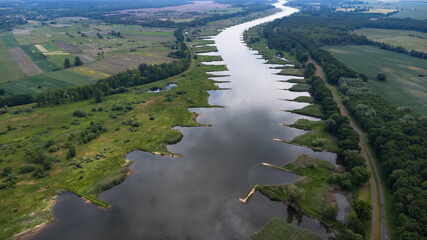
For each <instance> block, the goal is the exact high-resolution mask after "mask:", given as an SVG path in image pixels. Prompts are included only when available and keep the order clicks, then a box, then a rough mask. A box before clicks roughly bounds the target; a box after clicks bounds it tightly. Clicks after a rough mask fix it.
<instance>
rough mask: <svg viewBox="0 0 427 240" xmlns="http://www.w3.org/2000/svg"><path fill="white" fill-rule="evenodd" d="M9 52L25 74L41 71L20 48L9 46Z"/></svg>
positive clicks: (31, 74)
mask: <svg viewBox="0 0 427 240" xmlns="http://www.w3.org/2000/svg"><path fill="white" fill-rule="evenodd" d="M9 52H10V54H11V55H12V56H13V58H15V60H16V62H18V65H19V67H20V68H21V69H22V71H24V73H25V74H26V75H28V76H34V75H37V74H40V73H42V70H40V68H39V67H37V65H36V64H34V63H33V62H32V61H31V59H30V58H29V57H28V56H27V55H26V54H25V53H24V51H22V49H21V48H19V47H16V48H11V49H9Z"/></svg>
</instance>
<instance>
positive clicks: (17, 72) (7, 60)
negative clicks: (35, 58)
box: [0, 39, 25, 82]
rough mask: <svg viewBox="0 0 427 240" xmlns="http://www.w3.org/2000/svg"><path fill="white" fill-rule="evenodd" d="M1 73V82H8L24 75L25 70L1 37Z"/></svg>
mask: <svg viewBox="0 0 427 240" xmlns="http://www.w3.org/2000/svg"><path fill="white" fill-rule="evenodd" d="M0 73H1V78H0V81H1V82H7V81H10V80H14V79H18V78H22V77H24V76H25V75H24V72H23V71H22V70H21V68H20V67H19V65H18V63H17V62H16V61H15V59H14V58H13V57H12V55H11V54H10V52H9V50H8V49H7V48H6V46H5V45H4V44H3V42H2V40H1V39H0Z"/></svg>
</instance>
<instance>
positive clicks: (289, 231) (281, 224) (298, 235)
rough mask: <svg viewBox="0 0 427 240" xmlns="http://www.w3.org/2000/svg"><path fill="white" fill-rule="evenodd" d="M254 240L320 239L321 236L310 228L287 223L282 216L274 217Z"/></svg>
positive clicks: (253, 237) (254, 236)
mask: <svg viewBox="0 0 427 240" xmlns="http://www.w3.org/2000/svg"><path fill="white" fill-rule="evenodd" d="M251 239H252V240H283V239H288V240H315V239H317V240H320V239H321V238H320V237H319V236H316V235H315V234H313V233H312V232H310V231H308V230H304V229H301V228H298V227H295V226H294V225H292V224H290V223H287V222H286V221H285V220H283V219H280V218H274V219H272V220H270V221H269V222H268V223H267V224H266V225H265V227H264V228H263V229H261V230H260V231H259V232H257V233H255V234H254V235H253V236H252V237H251Z"/></svg>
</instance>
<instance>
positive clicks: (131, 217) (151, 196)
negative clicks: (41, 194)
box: [33, 4, 335, 239]
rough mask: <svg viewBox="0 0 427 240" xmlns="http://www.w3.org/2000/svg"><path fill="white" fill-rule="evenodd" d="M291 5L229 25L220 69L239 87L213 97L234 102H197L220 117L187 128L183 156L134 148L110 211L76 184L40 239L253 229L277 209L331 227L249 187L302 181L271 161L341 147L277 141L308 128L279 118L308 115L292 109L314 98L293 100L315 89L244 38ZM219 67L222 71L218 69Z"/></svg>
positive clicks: (221, 40) (226, 235)
mask: <svg viewBox="0 0 427 240" xmlns="http://www.w3.org/2000/svg"><path fill="white" fill-rule="evenodd" d="M276 7H280V8H281V9H282V10H283V11H282V12H279V13H276V14H274V15H272V16H269V17H267V18H263V19H259V20H255V21H252V22H248V23H244V24H241V25H237V26H234V27H231V28H228V29H226V30H224V31H223V32H221V33H220V34H219V35H218V36H217V37H215V38H214V40H215V43H216V44H215V45H216V46H217V48H218V50H219V52H218V53H219V54H220V55H221V56H222V57H223V59H224V63H225V64H226V65H227V68H228V69H229V71H227V72H220V73H218V74H219V75H229V76H226V77H222V78H221V79H218V77H215V79H218V80H221V81H230V82H229V83H225V84H220V86H221V87H226V88H230V90H222V91H211V92H210V94H211V96H210V98H209V102H210V104H213V105H222V106H224V107H225V108H210V109H190V110H191V111H194V112H197V113H200V114H201V117H200V118H199V119H198V121H199V122H200V123H207V124H211V125H212V127H200V128H182V129H180V130H181V131H182V132H183V134H184V138H183V140H182V141H181V142H180V143H178V144H176V145H173V146H169V150H170V151H171V152H174V153H180V154H182V155H183V156H184V157H182V158H169V157H163V156H154V155H152V154H150V153H146V152H140V151H136V152H132V153H130V154H129V155H128V156H127V158H129V159H132V160H134V161H135V163H134V165H133V169H134V170H135V172H134V173H133V174H132V175H131V176H129V177H128V178H127V179H126V180H125V182H124V183H122V184H120V185H118V186H116V187H114V188H112V189H110V190H108V191H106V192H104V193H103V194H101V196H100V198H101V199H102V200H105V201H108V202H109V203H110V204H111V205H112V208H111V209H109V210H108V211H105V210H102V209H100V208H97V207H95V206H92V205H89V204H84V201H83V200H82V199H80V198H78V197H76V196H75V195H73V194H70V193H66V194H62V195H61V196H59V199H58V202H57V204H56V205H55V207H54V209H53V214H54V216H55V219H56V221H55V222H54V223H52V224H50V225H49V226H48V227H46V228H45V229H44V230H43V231H41V232H40V233H39V234H38V235H37V236H35V237H34V238H33V239H248V237H249V236H250V235H251V234H253V233H254V232H256V231H257V230H259V229H260V228H261V227H262V226H263V225H264V224H266V223H267V222H268V220H269V219H271V218H273V217H281V218H285V219H288V221H290V222H293V223H294V224H295V225H298V226H300V227H302V228H307V229H310V230H312V231H314V232H315V233H317V234H319V235H321V236H323V237H325V236H326V230H325V228H324V227H323V226H322V225H320V224H319V223H318V222H317V221H315V220H313V219H310V218H308V217H305V216H302V215H298V214H295V213H290V214H288V211H287V206H285V205H283V204H281V203H278V202H272V201H270V200H269V199H267V198H266V197H264V196H263V195H261V194H259V193H256V194H255V195H254V197H253V198H252V199H251V201H250V202H249V203H248V204H242V203H240V202H239V201H238V200H237V199H238V198H239V197H244V196H245V195H246V193H248V192H249V190H250V189H251V187H252V186H253V185H254V184H271V185H272V184H284V183H292V182H295V181H296V180H297V179H298V176H296V175H293V174H290V173H286V172H282V171H278V170H275V169H271V168H267V167H263V166H262V165H261V164H260V163H261V162H267V163H271V164H276V165H284V164H286V163H287V162H289V161H292V160H293V159H295V158H296V157H297V156H298V155H299V154H303V153H305V154H309V155H312V156H314V157H318V158H322V159H326V160H329V161H331V162H332V161H334V159H335V155H334V154H331V153H327V152H317V153H316V152H313V151H312V150H310V149H308V148H304V147H298V146H293V145H289V144H284V143H279V142H275V141H273V138H280V139H286V140H290V139H292V138H293V137H295V136H297V135H299V134H302V133H303V131H300V130H297V129H292V128H288V127H283V126H279V125H278V124H279V123H293V122H294V121H295V120H297V119H298V118H302V116H300V115H297V114H292V113H288V112H284V111H282V110H290V109H297V108H301V107H303V106H305V104H301V103H296V102H289V101H283V100H280V99H292V98H295V97H297V96H301V95H307V94H306V93H293V92H289V91H284V90H282V89H287V88H289V87H290V86H292V84H290V83H286V82H278V81H279V80H286V79H289V78H291V77H284V76H278V75H275V73H277V71H278V70H274V69H271V66H269V65H267V64H265V62H264V60H262V59H260V56H258V55H256V52H254V51H252V50H250V49H249V48H247V47H246V46H245V44H244V43H243V42H242V39H241V37H242V33H243V32H244V30H245V29H248V28H249V27H252V26H256V25H258V24H261V23H264V22H267V21H271V20H274V19H276V18H280V17H284V16H287V15H290V14H291V13H293V12H294V11H295V10H294V9H291V8H287V7H282V6H280V5H279V4H278V5H276ZM212 74H215V73H212Z"/></svg>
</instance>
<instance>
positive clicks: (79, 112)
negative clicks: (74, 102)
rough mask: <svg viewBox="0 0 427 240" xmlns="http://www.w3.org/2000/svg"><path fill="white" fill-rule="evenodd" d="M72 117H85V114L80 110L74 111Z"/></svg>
mask: <svg viewBox="0 0 427 240" xmlns="http://www.w3.org/2000/svg"><path fill="white" fill-rule="evenodd" d="M73 116H74V117H86V112H83V111H80V110H76V111H74V112H73Z"/></svg>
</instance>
